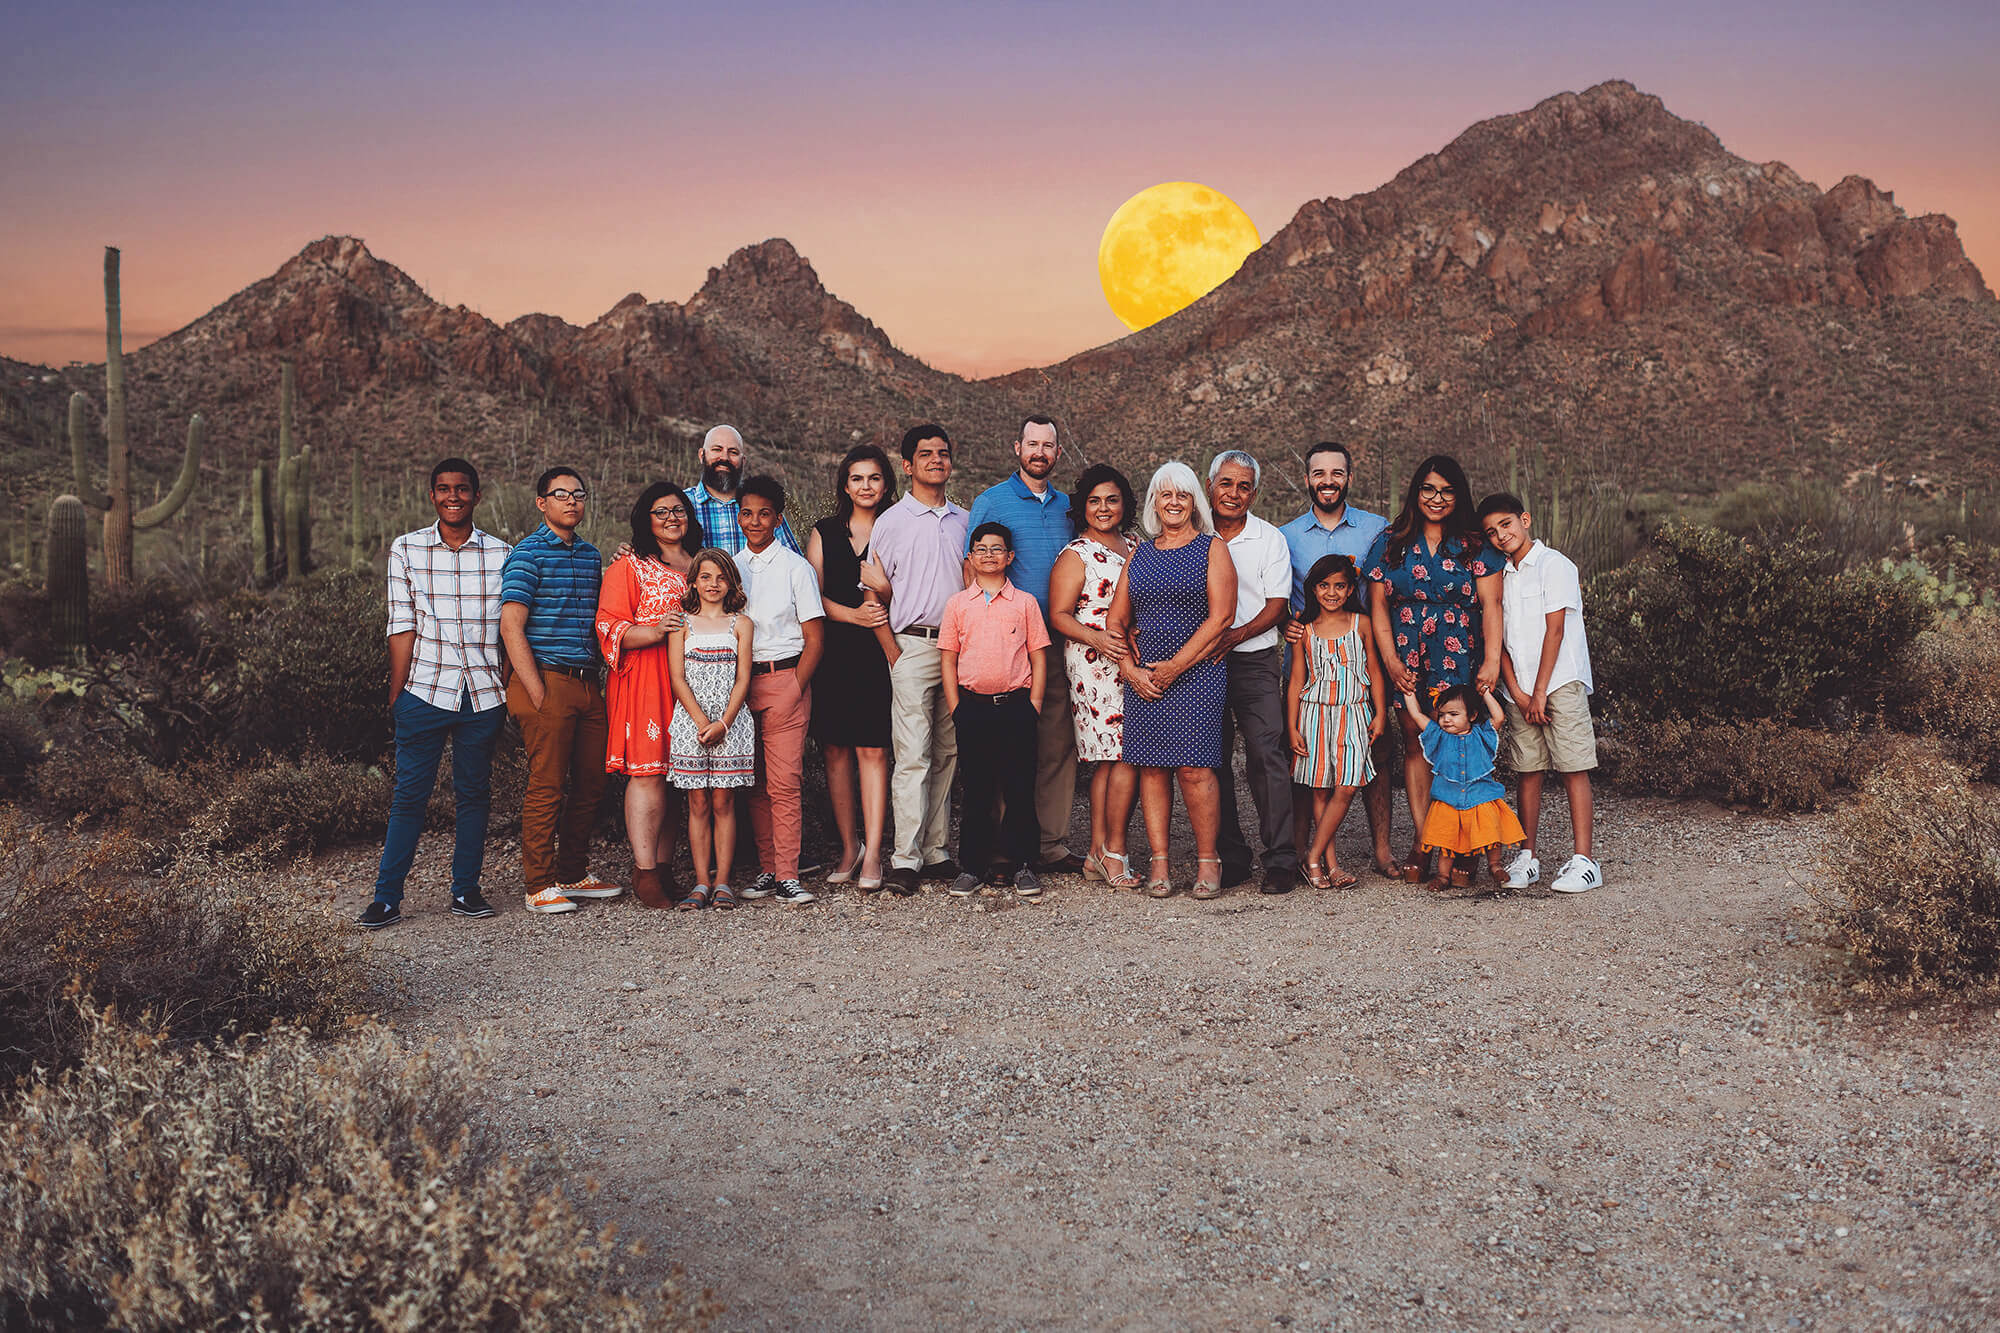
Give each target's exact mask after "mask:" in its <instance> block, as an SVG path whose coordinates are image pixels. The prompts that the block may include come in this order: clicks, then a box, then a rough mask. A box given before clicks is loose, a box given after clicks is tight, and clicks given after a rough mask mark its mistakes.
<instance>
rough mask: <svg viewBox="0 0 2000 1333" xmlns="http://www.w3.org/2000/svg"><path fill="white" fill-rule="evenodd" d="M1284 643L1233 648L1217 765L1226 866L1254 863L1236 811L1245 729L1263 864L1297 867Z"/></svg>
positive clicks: (1238, 868) (1273, 867)
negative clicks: (1240, 748)
mask: <svg viewBox="0 0 2000 1333" xmlns="http://www.w3.org/2000/svg"><path fill="white" fill-rule="evenodd" d="M1284 664H1285V645H1284V644H1282V643H1280V644H1275V645H1273V646H1272V647H1269V648H1258V649H1255V650H1253V651H1251V652H1247V653H1243V652H1236V653H1231V654H1229V657H1228V665H1229V694H1228V699H1227V702H1226V704H1225V705H1224V707H1223V713H1222V767H1221V768H1218V769H1216V770H1215V777H1216V782H1217V784H1218V785H1219V786H1220V788H1221V792H1222V834H1221V837H1220V838H1219V839H1218V843H1217V849H1218V851H1219V852H1220V853H1221V856H1222V867H1223V869H1224V870H1225V871H1248V870H1249V869H1250V867H1251V866H1252V865H1253V864H1254V863H1255V858H1254V857H1253V856H1252V855H1251V852H1250V844H1249V843H1248V842H1246V841H1245V840H1244V838H1243V826H1242V824H1241V822H1239V820H1238V819H1237V816H1236V767H1235V753H1236V736H1237V733H1238V732H1241V733H1242V735H1243V758H1244V765H1243V767H1244V774H1245V776H1246V777H1248V779H1249V781H1250V799H1251V801H1253V802H1254V803H1255V804H1256V806H1257V824H1258V831H1259V833H1260V834H1261V835H1262V837H1263V841H1264V869H1266V870H1290V871H1294V872H1296V871H1297V870H1298V868H1299V853H1298V849H1297V848H1296V847H1295V846H1294V845H1293V842H1292V746H1291V738H1290V736H1289V735H1288V734H1287V732H1286V729H1285V694H1284V689H1285V687H1284Z"/></svg>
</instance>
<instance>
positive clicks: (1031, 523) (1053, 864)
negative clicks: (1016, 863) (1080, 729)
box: [965, 416, 1083, 875]
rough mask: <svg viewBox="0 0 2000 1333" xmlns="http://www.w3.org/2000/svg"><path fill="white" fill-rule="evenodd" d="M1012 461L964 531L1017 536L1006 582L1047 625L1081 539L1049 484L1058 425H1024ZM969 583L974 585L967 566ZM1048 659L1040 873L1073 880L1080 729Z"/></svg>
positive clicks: (1043, 421)
mask: <svg viewBox="0 0 2000 1333" xmlns="http://www.w3.org/2000/svg"><path fill="white" fill-rule="evenodd" d="M1014 457H1015V459H1017V460H1018V461H1019V463H1020V467H1019V468H1018V469H1016V470H1015V472H1014V474H1013V475H1012V476H1010V477H1008V478H1007V480H1005V481H1003V482H1001V483H1000V484H999V485H997V486H991V487H988V488H987V489H986V490H985V491H984V492H983V493H981V495H980V496H979V498H978V499H976V500H974V501H973V502H972V516H971V517H970V518H968V519H967V520H966V525H965V526H966V531H967V532H968V533H970V532H973V531H976V530H977V529H978V527H979V525H980V524H982V523H1000V524H1004V525H1006V528H1007V530H1008V531H1009V532H1011V533H1013V534H1014V564H1013V566H1012V568H1010V569H1009V570H1008V577H1009V578H1010V579H1012V580H1013V583H1014V586H1015V587H1016V588H1018V589H1020V590H1021V591H1022V592H1025V593H1027V594H1029V595H1030V596H1032V597H1033V598H1034V599H1035V601H1036V603H1037V604H1038V605H1039V606H1040V607H1041V608H1042V619H1043V620H1044V621H1047V619H1048V615H1049V574H1050V573H1051V572H1052V571H1053V570H1054V569H1055V567H1056V557H1057V556H1059V555H1061V554H1062V549H1063V547H1065V546H1067V545H1069V544H1070V542H1071V541H1072V540H1073V539H1074V538H1075V537H1076V529H1075V528H1074V527H1073V526H1072V525H1071V523H1070V520H1069V496H1067V495H1065V494H1063V492H1062V491H1061V490H1059V489H1057V487H1056V486H1055V485H1054V483H1053V482H1052V481H1051V480H1050V478H1051V477H1052V476H1053V475H1054V473H1055V470H1056V464H1057V463H1058V462H1060V461H1061V460H1062V445H1061V443H1059V442H1058V441H1057V439H1056V423H1055V421H1054V419H1052V418H1050V417H1046V416H1032V417H1029V418H1028V419H1027V420H1026V421H1024V422H1022V423H1021V438H1020V439H1018V440H1016V441H1015V442H1014ZM969 554H970V545H969V542H968V555H969ZM965 579H966V582H967V583H970V582H971V581H972V574H971V566H970V564H969V563H968V564H967V566H966V575H965ZM1047 657H1048V681H1047V691H1046V693H1044V694H1043V696H1042V711H1041V716H1040V718H1039V719H1038V720H1037V722H1036V729H1035V821H1036V823H1037V824H1038V825H1039V826H1040V828H1041V835H1042V837H1041V844H1042V845H1041V861H1040V862H1039V863H1038V864H1037V865H1036V867H1035V868H1036V869H1038V870H1043V871H1048V872H1050V873H1053V874H1067V875H1073V874H1076V873H1078V872H1080V871H1081V870H1082V869H1083V858H1082V857H1080V856H1078V855H1076V854H1075V853H1074V852H1072V851H1070V849H1069V845H1068V839H1069V818H1070V808H1071V807H1072V806H1073V805H1074V804H1075V802H1076V724H1075V722H1074V720H1073V719H1072V718H1071V716H1070V710H1069V677H1068V675H1066V674H1065V673H1064V671H1063V662H1062V654H1061V653H1059V652H1056V653H1049V654H1047Z"/></svg>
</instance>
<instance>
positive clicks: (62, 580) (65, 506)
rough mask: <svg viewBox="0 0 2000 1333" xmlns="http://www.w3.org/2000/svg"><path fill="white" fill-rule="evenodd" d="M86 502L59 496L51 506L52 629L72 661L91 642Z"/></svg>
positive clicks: (57, 644)
mask: <svg viewBox="0 0 2000 1333" xmlns="http://www.w3.org/2000/svg"><path fill="white" fill-rule="evenodd" d="M83 522H84V512H83V501H81V500H79V499H77V498H76V497H75V496H74V495H58V496H57V497H56V498H55V502H54V503H53V504H51V505H50V506H49V531H48V570H49V573H48V589H49V629H50V637H51V638H53V639H54V640H55V645H56V648H57V650H58V651H59V652H61V653H62V655H63V656H64V657H65V658H66V659H67V660H68V661H70V662H71V663H73V664H74V663H78V662H81V661H83V654H84V649H85V648H86V647H87V646H88V645H89V643H90V549H89V543H88V541H87V540H86V539H85V537H84V531H83Z"/></svg>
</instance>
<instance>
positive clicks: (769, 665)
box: [750, 653, 799, 676]
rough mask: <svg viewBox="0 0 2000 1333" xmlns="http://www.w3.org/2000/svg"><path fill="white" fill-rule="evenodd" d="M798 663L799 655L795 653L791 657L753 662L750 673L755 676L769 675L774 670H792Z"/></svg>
mask: <svg viewBox="0 0 2000 1333" xmlns="http://www.w3.org/2000/svg"><path fill="white" fill-rule="evenodd" d="M798 664H799V655H798V654H797V653H793V654H792V655H791V656H790V657H781V658H779V659H778V660H777V661H775V662H752V663H751V664H750V674H751V675H753V676H768V675H770V674H771V673H772V672H773V671H790V670H791V669H792V668H793V667H795V666H797V665H798Z"/></svg>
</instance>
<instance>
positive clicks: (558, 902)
mask: <svg viewBox="0 0 2000 1333" xmlns="http://www.w3.org/2000/svg"><path fill="white" fill-rule="evenodd" d="M525 897H526V898H527V900H528V910H529V911H530V912H574V911H575V910H576V904H575V903H573V902H571V901H570V900H569V899H568V898H567V897H565V896H564V894H563V886H562V885H560V884H551V885H549V886H548V887H547V888H546V889H543V890H542V891H541V892H540V893H530V894H527V895H525Z"/></svg>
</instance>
